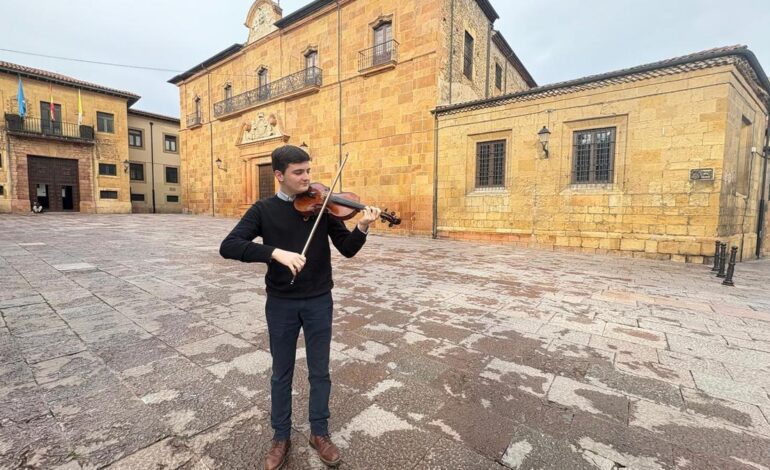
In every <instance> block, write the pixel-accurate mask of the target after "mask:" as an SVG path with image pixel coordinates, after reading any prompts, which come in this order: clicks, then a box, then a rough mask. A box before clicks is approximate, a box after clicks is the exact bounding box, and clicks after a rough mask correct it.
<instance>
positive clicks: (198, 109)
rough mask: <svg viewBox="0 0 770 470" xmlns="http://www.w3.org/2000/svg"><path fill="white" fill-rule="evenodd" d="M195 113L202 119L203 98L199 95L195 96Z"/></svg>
mask: <svg viewBox="0 0 770 470" xmlns="http://www.w3.org/2000/svg"><path fill="white" fill-rule="evenodd" d="M195 115H196V116H198V118H199V119H200V117H201V99H200V98H199V97H197V96H196V97H195Z"/></svg>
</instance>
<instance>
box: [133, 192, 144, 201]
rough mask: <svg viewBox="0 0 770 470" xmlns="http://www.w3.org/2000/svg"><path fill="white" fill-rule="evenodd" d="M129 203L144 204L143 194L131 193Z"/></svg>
mask: <svg viewBox="0 0 770 470" xmlns="http://www.w3.org/2000/svg"><path fill="white" fill-rule="evenodd" d="M131 202H144V194H141V193H131Z"/></svg>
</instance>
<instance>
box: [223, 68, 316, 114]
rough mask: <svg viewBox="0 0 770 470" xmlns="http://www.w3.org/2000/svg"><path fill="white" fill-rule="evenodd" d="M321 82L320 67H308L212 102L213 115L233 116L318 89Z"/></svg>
mask: <svg viewBox="0 0 770 470" xmlns="http://www.w3.org/2000/svg"><path fill="white" fill-rule="evenodd" d="M322 84H323V74H322V71H321V69H319V68H318V67H308V68H306V69H305V70H300V71H299V72H296V73H293V74H291V75H287V76H285V77H283V78H280V79H278V80H276V81H274V82H271V83H268V84H266V85H263V86H260V87H257V88H254V89H253V90H249V91H247V92H245V93H241V94H240V95H235V96H233V97H232V98H227V99H226V100H222V101H220V102H218V103H214V117H216V118H221V117H224V116H234V115H236V114H237V113H240V112H243V111H245V110H247V109H249V108H253V107H255V106H257V105H261V104H265V103H268V102H271V101H275V100H278V99H286V98H291V97H296V96H300V95H304V94H307V93H312V92H314V91H317V90H318V89H320V88H321V85H322Z"/></svg>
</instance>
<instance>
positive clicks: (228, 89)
mask: <svg viewBox="0 0 770 470" xmlns="http://www.w3.org/2000/svg"><path fill="white" fill-rule="evenodd" d="M222 93H223V98H222V99H225V100H229V99H230V98H232V97H233V82H231V81H230V80H228V81H226V82H225V83H224V85H222Z"/></svg>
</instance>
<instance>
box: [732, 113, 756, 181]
mask: <svg viewBox="0 0 770 470" xmlns="http://www.w3.org/2000/svg"><path fill="white" fill-rule="evenodd" d="M751 134H752V126H751V121H749V120H748V119H747V118H746V117H745V116H744V117H743V119H742V120H741V130H740V134H739V136H738V138H739V140H738V155H737V159H736V160H737V161H736V165H737V171H736V172H735V192H736V193H738V194H742V195H744V196H747V195H748V194H749V191H750V190H751V188H750V186H751V167H750V166H749V165H751Z"/></svg>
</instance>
